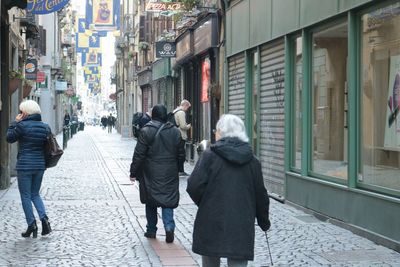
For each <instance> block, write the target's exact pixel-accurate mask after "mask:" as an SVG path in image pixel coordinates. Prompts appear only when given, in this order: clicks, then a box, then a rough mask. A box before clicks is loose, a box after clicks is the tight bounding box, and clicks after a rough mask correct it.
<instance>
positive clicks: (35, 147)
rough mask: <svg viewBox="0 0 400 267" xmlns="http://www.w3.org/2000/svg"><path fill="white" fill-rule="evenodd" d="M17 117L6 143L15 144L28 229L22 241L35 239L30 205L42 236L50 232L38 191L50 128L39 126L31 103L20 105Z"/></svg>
mask: <svg viewBox="0 0 400 267" xmlns="http://www.w3.org/2000/svg"><path fill="white" fill-rule="evenodd" d="M19 109H20V113H19V114H18V115H17V117H16V118H15V121H14V122H12V123H11V125H10V126H9V127H8V130H7V142H9V143H14V142H17V141H18V144H19V146H18V159H17V166H16V170H17V177H18V189H19V193H20V195H21V202H22V208H23V210H24V213H25V218H26V222H27V224H28V229H27V230H26V231H25V232H24V233H22V237H30V236H31V234H32V235H33V237H34V238H36V237H37V232H38V227H37V225H36V220H35V216H34V214H33V208H32V202H33V204H34V205H35V208H36V210H37V213H38V215H39V218H40V220H41V222H42V235H47V234H49V233H50V232H51V228H50V223H49V219H48V217H47V215H46V209H45V207H44V204H43V201H42V198H41V197H40V194H39V191H40V187H41V184H42V178H43V174H44V171H45V170H46V165H45V155H44V147H45V143H46V140H47V135H48V134H49V133H50V132H51V130H50V127H49V126H48V125H47V124H45V123H43V122H42V117H41V115H40V114H41V110H40V107H39V105H38V104H37V103H36V102H35V101H33V100H27V101H24V102H22V103H21V104H20V106H19Z"/></svg>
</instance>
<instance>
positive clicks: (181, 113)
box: [173, 99, 192, 176]
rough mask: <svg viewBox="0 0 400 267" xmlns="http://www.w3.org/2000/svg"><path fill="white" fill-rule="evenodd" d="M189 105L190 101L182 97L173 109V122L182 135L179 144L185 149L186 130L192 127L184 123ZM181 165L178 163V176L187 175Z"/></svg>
mask: <svg viewBox="0 0 400 267" xmlns="http://www.w3.org/2000/svg"><path fill="white" fill-rule="evenodd" d="M190 107H191V104H190V102H189V101H188V100H186V99H184V100H182V102H181V105H180V106H179V107H177V108H176V109H175V110H174V111H173V113H174V118H175V123H176V125H177V127H178V129H179V131H180V132H181V137H182V142H181V145H182V146H183V149H185V143H186V140H187V138H188V135H187V131H188V130H189V129H190V128H191V127H192V125H191V124H190V123H189V124H187V123H186V112H187V111H188V110H189V108H190ZM185 154H186V152H185ZM183 166H184V162H182V163H181V164H179V175H180V176H184V175H188V174H187V173H186V172H185V170H184V168H183Z"/></svg>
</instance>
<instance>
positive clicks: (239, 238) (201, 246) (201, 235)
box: [187, 138, 270, 260]
mask: <svg viewBox="0 0 400 267" xmlns="http://www.w3.org/2000/svg"><path fill="white" fill-rule="evenodd" d="M187 192H188V193H189V195H190V197H191V198H192V199H193V201H194V202H195V203H196V205H197V206H198V211H197V215H196V219H195V222H194V230H193V247H192V248H193V252H195V253H197V254H200V255H204V256H210V257H224V258H231V259H237V260H253V258H254V236H255V226H254V223H255V219H257V222H258V225H259V226H260V227H261V228H262V229H263V230H264V231H266V230H268V229H269V227H270V222H269V215H268V212H269V198H268V194H267V190H266V189H265V187H264V182H263V176H262V172H261V164H260V162H259V161H258V160H257V159H256V158H255V157H254V156H253V153H252V149H251V147H250V145H249V144H248V143H246V142H243V141H240V140H239V139H237V138H222V139H220V140H219V141H217V142H216V144H215V145H212V146H211V147H210V149H207V150H205V151H204V152H203V154H202V156H201V158H200V159H199V161H198V162H197V164H196V167H195V169H194V171H193V172H192V174H191V176H190V177H189V179H188V185H187Z"/></svg>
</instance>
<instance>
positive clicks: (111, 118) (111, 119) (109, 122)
mask: <svg viewBox="0 0 400 267" xmlns="http://www.w3.org/2000/svg"><path fill="white" fill-rule="evenodd" d="M114 121H115V118H114V116H113V115H112V114H111V113H110V115H109V116H108V117H107V127H108V133H112V128H113V125H114Z"/></svg>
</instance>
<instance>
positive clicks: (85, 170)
mask: <svg viewBox="0 0 400 267" xmlns="http://www.w3.org/2000/svg"><path fill="white" fill-rule="evenodd" d="M134 145H135V141H134V140H133V139H122V138H121V136H120V135H119V134H117V133H115V132H113V133H112V134H107V131H103V130H101V128H94V127H85V131H83V132H78V133H77V134H76V135H75V136H74V137H73V138H72V139H71V140H70V141H69V143H68V148H67V149H66V151H65V154H64V156H63V158H62V159H61V160H60V162H59V165H58V166H57V167H55V168H51V169H49V170H47V171H46V173H45V178H44V181H43V186H42V191H41V193H42V196H43V198H44V202H45V205H46V208H47V212H48V215H49V217H50V222H51V224H52V228H53V230H54V231H53V233H52V234H51V235H50V236H48V237H41V236H40V235H39V237H38V238H37V239H31V238H28V239H24V238H22V237H21V235H20V233H21V232H22V231H23V230H25V227H26V226H25V221H24V216H23V211H22V208H21V205H20V200H19V193H18V190H17V186H16V182H14V183H13V184H12V186H11V188H10V189H8V190H6V191H0V218H2V219H1V222H2V223H1V225H2V231H1V232H0V266H144V267H147V266H148V267H151V266H155V267H159V266H186V267H190V266H200V263H201V260H200V256H199V255H196V254H194V253H192V251H191V239H192V230H193V222H194V218H195V215H196V211H197V208H196V206H195V205H194V204H193V203H192V201H191V199H190V198H189V196H188V195H187V193H186V192H185V189H186V178H180V182H181V183H180V192H181V200H180V205H179V207H178V208H177V209H176V210H175V220H176V232H175V234H176V236H175V242H174V243H173V244H166V243H165V233H164V231H163V230H162V229H163V227H162V222H161V220H159V224H158V228H159V231H158V232H157V239H156V240H149V239H147V238H145V237H144V236H143V232H144V229H145V224H146V219H145V213H144V205H142V204H141V203H140V201H139V193H138V188H137V184H136V183H132V182H130V180H129V165H130V162H131V159H132V154H133V151H134ZM185 168H186V169H185V170H186V172H191V170H192V169H193V166H191V165H188V164H187V165H186V166H185ZM270 214H271V222H272V227H271V230H270V231H269V232H268V236H269V242H270V246H271V253H272V258H273V260H274V266H359V267H361V266H362V267H364V266H400V254H399V253H397V252H394V251H392V250H390V249H387V248H385V247H382V246H379V245H376V244H375V243H373V242H371V241H369V240H367V239H365V238H362V237H359V236H357V235H354V234H353V233H351V232H350V231H347V230H345V229H342V228H340V227H337V226H335V225H333V224H330V223H328V222H324V221H320V220H318V219H317V218H315V217H314V216H312V215H308V214H306V213H304V212H303V211H301V210H298V209H295V208H294V207H292V206H289V205H285V204H282V203H279V202H276V201H274V200H271V211H270ZM256 229H257V230H256V240H255V259H254V261H253V262H250V263H249V266H253V267H261V266H269V265H270V259H269V255H268V249H267V245H266V241H265V235H264V233H263V232H262V231H261V230H260V229H259V228H258V227H257V228H256ZM222 266H226V264H225V262H224V263H223V264H222Z"/></svg>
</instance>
